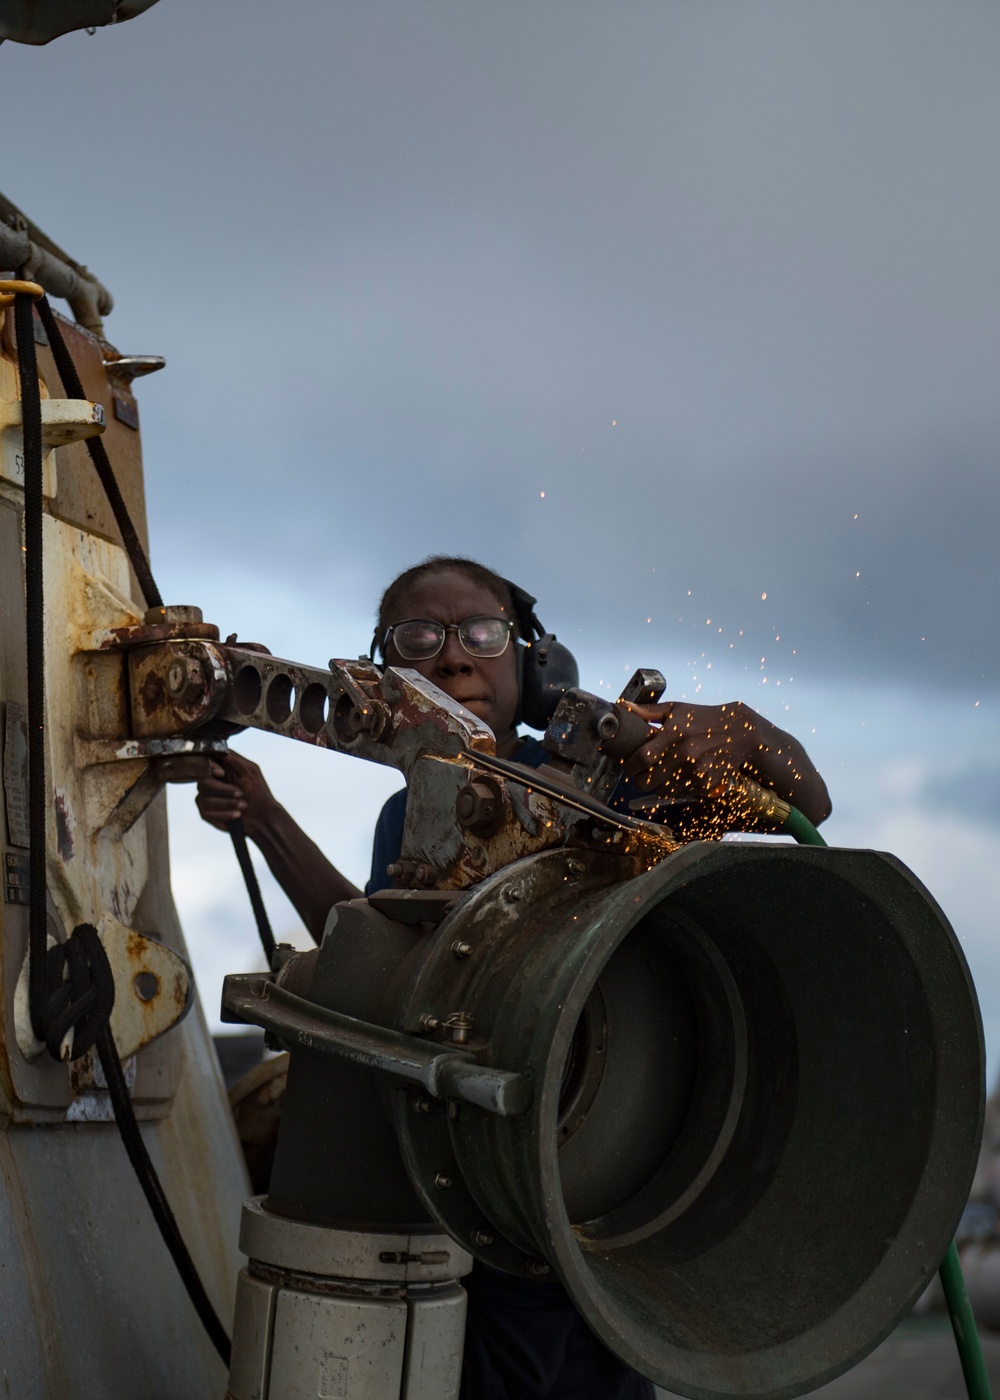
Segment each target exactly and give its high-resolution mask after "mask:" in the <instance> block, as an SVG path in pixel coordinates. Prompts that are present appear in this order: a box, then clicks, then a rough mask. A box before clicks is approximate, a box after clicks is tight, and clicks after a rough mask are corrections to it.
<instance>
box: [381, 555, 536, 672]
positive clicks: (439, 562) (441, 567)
mask: <svg viewBox="0 0 1000 1400" xmlns="http://www.w3.org/2000/svg"><path fill="white" fill-rule="evenodd" d="M434 574H464V575H465V577H466V578H467V579H470V580H471V581H472V582H473V583H477V584H479V586H480V587H481V588H485V589H486V591H487V592H488V593H492V594H493V596H494V598H495V599H496V600H497V602H498V603H499V604H500V605H501V607H502V609H503V612H504V615H505V616H506V617H509V618H510V619H511V621H512V622H513V623H514V636H515V637H516V636H518V635H519V632H518V628H517V611H516V609H515V607H514V599H513V598H512V597H511V592H510V584H509V583H508V582H507V580H506V579H505V578H503V577H501V575H500V574H496V573H494V572H493V570H492V569H488V568H487V567H486V565H485V564H480V563H477V561H476V560H475V559H466V558H465V557H464V556H462V555H452V554H432V555H431V556H430V557H429V558H428V559H424V560H423V561H422V562H421V563H419V564H414V565H413V567H412V568H410V569H404V570H403V572H402V573H401V574H399V575H398V577H396V578H394V579H393V581H392V583H390V584H389V587H388V588H387V589H386V590H385V592H384V593H383V594H382V600H381V602H380V603H379V605H378V623H377V629H376V634H375V635H376V637H377V638H378V645H379V648H380V649H381V648H382V647H383V646H384V645H385V640H384V639H385V634H386V631H387V630H388V628H389V627H390V625H391V622H392V615H393V613H394V612H395V610H396V608H397V607H398V606H399V603H400V599H401V598H402V597H403V596H404V595H405V594H406V593H407V591H408V590H409V589H410V588H412V587H413V585H414V584H415V583H419V581H420V580H421V579H424V578H428V577H433V575H434Z"/></svg>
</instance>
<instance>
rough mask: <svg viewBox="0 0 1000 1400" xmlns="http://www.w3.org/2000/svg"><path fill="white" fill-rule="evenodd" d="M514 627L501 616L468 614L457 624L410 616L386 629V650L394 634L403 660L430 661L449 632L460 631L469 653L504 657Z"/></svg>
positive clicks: (394, 639)
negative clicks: (468, 615) (470, 615)
mask: <svg viewBox="0 0 1000 1400" xmlns="http://www.w3.org/2000/svg"><path fill="white" fill-rule="evenodd" d="M513 628H514V624H513V622H508V621H507V619H506V618H502V617H466V618H463V619H462V621H461V622H457V623H456V622H448V623H444V622H431V621H429V620H428V619H427V618H425V617H411V618H408V619H407V621H406V622H394V623H393V624H392V626H391V627H389V628H388V629H387V630H386V634H385V642H384V643H383V650H384V648H385V646H386V645H388V642H389V638H390V637H391V638H392V643H393V646H394V647H395V648H396V650H397V651H398V652H399V654H400V656H401V657H402V658H403V660H404V661H430V659H431V658H432V657H434V656H437V654H438V652H439V651H440V650H441V648H442V647H443V646H444V642H445V637H446V636H447V635H448V633H449V632H457V633H458V640H459V642H460V643H461V645H462V647H463V648H464V650H465V651H467V652H468V653H469V655H470V656H480V657H488V656H502V655H503V653H504V652H505V651H506V650H507V643H508V642H509V641H510V634H511V632H512V631H513Z"/></svg>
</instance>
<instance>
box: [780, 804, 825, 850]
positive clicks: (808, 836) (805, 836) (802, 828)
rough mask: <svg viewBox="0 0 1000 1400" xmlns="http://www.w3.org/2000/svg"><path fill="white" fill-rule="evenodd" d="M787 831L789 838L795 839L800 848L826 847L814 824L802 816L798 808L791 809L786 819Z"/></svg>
mask: <svg viewBox="0 0 1000 1400" xmlns="http://www.w3.org/2000/svg"><path fill="white" fill-rule="evenodd" d="M785 830H786V831H787V832H788V834H789V836H794V837H795V839H796V841H797V842H798V843H799V845H800V846H825V845H826V842H825V841H824V840H823V838H822V836H820V834H819V832H818V831H817V830H816V828H815V827H814V826H813V824H812V822H811V821H810V820H809V818H808V817H804V816H803V815H802V813H801V812H800V811H799V809H798V807H789V809H788V816H787V817H786V818H785Z"/></svg>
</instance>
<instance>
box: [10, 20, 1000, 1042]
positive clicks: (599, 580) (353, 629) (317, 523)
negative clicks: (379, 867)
mask: <svg viewBox="0 0 1000 1400" xmlns="http://www.w3.org/2000/svg"><path fill="white" fill-rule="evenodd" d="M279 17H280V18H279ZM998 58H1000V11H998V10H997V7H996V6H995V5H994V4H993V3H992V0H990V2H989V3H987V2H986V0H983V2H982V3H974V2H973V0H948V3H942V0H933V2H932V3H928V2H927V0H925V2H924V3H921V0H857V3H851V0H837V3H836V4H831V3H829V0H725V2H724V0H659V3H655V4H654V3H629V2H628V0H615V3H614V4H610V3H607V2H606V0H605V2H604V3H600V4H598V3H594V2H593V0H591V2H590V3H588V0H572V3H565V2H564V0H544V3H540V0H530V3H529V2H528V0H524V2H523V3H511V0H490V2H489V3H485V0H481V2H477V0H405V2H404V0H400V2H399V3H389V2H388V0H295V3H293V4H286V5H283V6H280V7H277V6H275V5H273V4H265V3H263V0H240V3H236V0H215V3H214V4H211V5H209V4H206V3H204V0H202V3H201V4H196V3H194V0H161V3H160V4H158V5H157V6H156V7H155V8H154V9H153V10H151V11H149V12H148V13H147V14H145V15H143V16H141V17H140V18H138V19H137V20H135V21H133V22H131V23H129V24H125V25H121V26H117V27H115V28H112V29H108V30H105V31H101V32H98V33H97V34H96V35H95V36H93V37H89V36H87V35H84V34H75V35H70V36H67V37H66V38H64V39H60V40H57V41H56V42H55V43H53V44H52V45H50V46H48V47H47V48H45V49H41V50H30V49H25V48H22V47H18V46H15V45H13V44H6V45H4V46H3V47H2V48H0V82H2V84H3V91H4V93H5V100H6V107H7V110H8V112H11V113H18V112H20V113H23V114H24V122H25V125H24V129H23V132H22V136H21V139H20V141H19V142H13V141H12V142H10V143H9V144H8V145H7V148H6V160H5V161H4V167H5V174H4V178H3V188H4V190H5V192H6V193H7V194H8V196H9V197H10V198H12V199H13V200H15V202H17V203H19V204H20V205H21V206H22V207H23V208H24V209H25V210H26V211H27V212H28V213H29V214H30V215H31V216H32V217H33V218H34V219H35V220H36V221H37V222H38V223H39V224H40V225H41V226H42V227H43V228H44V229H46V231H47V232H48V233H49V234H50V235H51V236H52V237H53V238H55V239H56V240H57V241H58V242H61V243H62V244H63V245H64V246H65V247H66V248H67V249H68V251H70V252H71V253H72V255H73V256H75V257H77V258H79V259H81V260H83V261H86V262H87V263H89V264H90V265H91V266H92V267H93V269H94V270H95V271H96V272H97V274H98V275H99V276H101V277H102V278H103V279H104V280H105V281H106V282H107V283H108V285H109V286H111V288H112V289H113V291H114V292H115V295H116V297H117V300H118V305H117V307H116V310H115V311H114V312H113V314H112V315H111V317H110V318H109V321H108V333H109V336H110V337H111V339H112V340H114V341H115V342H116V343H117V344H118V346H119V347H120V348H121V349H122V350H123V351H129V352H134V353H138V352H143V351H152V352H158V353H163V354H165V355H166V356H167V359H168V362H169V363H168V369H167V370H166V371H165V372H164V373H163V374H162V375H160V376H158V377H157V378H156V379H153V380H149V381H146V382H144V383H143V384H142V385H141V386H140V389H139V393H140V398H141V404H142V411H143V429H144V443H145V453H146V466H147V479H148V492H149V501H150V510H151V517H152V543H153V563H154V567H155V569H156V572H157V574H158V577H159V579H160V582H161V587H162V588H163V590H164V592H165V594H167V595H169V596H170V597H171V598H175V599H177V600H180V601H198V602H201V603H202V604H203V606H204V607H205V610H206V614H207V615H209V616H211V617H212V618H213V619H214V620H216V621H218V622H219V623H220V625H222V626H223V628H224V629H226V630H230V629H233V628H238V630H239V631H240V633H241V635H243V636H249V635H251V634H253V635H255V636H258V637H259V638H260V639H261V640H263V641H266V642H268V643H269V644H270V645H271V646H272V648H273V649H274V650H276V651H283V652H286V653H289V654H292V655H295V656H297V657H299V658H300V659H303V660H320V661H324V660H325V659H326V658H327V657H328V656H329V655H331V654H338V655H350V654H356V653H357V652H358V651H359V650H360V649H362V648H363V647H365V646H366V645H367V642H368V637H369V636H370V618H371V613H372V609H373V606H374V600H375V595H376V593H377V592H378V590H379V589H380V587H381V586H382V585H383V584H384V583H385V582H386V581H387V580H388V579H389V578H390V577H391V576H392V575H393V574H394V573H395V572H396V571H397V570H398V569H399V568H400V567H403V566H405V565H406V564H409V563H411V562H413V561H414V560H415V559H416V558H419V557H420V556H422V555H423V554H426V553H428V552H431V551H434V550H447V551H455V550H458V551H460V552H465V553H469V554H472V555H476V556H480V557H482V558H483V559H484V560H485V561H486V562H488V563H490V564H493V565H494V566H495V567H497V568H499V569H500V570H501V571H503V572H505V573H507V574H509V575H511V576H513V577H515V578H517V579H518V580H520V581H522V582H523V583H524V584H525V585H526V586H527V587H529V588H530V589H531V590H532V592H535V593H537V594H538V595H539V597H540V598H541V599H542V600H543V602H544V609H543V610H542V616H543V618H544V619H545V620H546V622H547V623H548V625H549V626H550V627H555V628H556V630H558V631H559V632H560V634H561V635H563V636H564V637H566V639H567V640H570V641H572V642H574V643H575V645H576V646H577V647H578V648H579V651H580V656H581V659H582V661H583V670H584V679H585V682H589V684H590V685H591V686H593V687H595V688H596V687H597V686H598V685H602V686H604V687H606V688H609V689H614V688H615V687H616V686H617V685H618V683H619V682H620V680H621V679H622V678H624V673H625V672H626V671H627V670H631V669H632V668H633V667H634V666H635V665H636V664H658V665H660V666H661V667H662V669H664V670H665V671H666V672H667V674H668V675H669V677H670V680H671V693H672V694H675V695H676V694H687V695H691V696H693V695H697V696H698V698H700V699H706V700H718V699H731V698H735V697H737V696H738V697H740V698H743V699H745V700H747V701H748V702H749V703H751V704H753V705H755V706H756V707H757V708H759V709H762V710H764V711H765V713H767V714H769V715H770V717H771V718H773V719H775V720H776V721H778V722H779V723H782V724H784V725H786V726H787V727H789V728H791V729H793V730H795V732H797V733H798V734H800V735H801V736H802V737H803V739H804V740H805V741H806V743H807V745H808V747H809V748H810V751H811V752H812V753H813V754H814V756H815V757H816V759H817V762H818V763H819V764H820V766H821V768H822V769H823V771H824V772H825V774H826V775H827V777H828V780H829V783H830V787H831V790H832V792H833V797H834V803H835V808H836V810H835V815H834V818H833V819H832V821H831V823H830V827H829V834H830V838H831V839H832V840H836V841H840V842H844V843H849V844H858V845H881V846H884V847H886V848H888V849H892V850H894V851H896V852H897V853H898V854H899V855H900V856H902V857H903V859H905V860H907V861H908V862H909V863H910V864H911V865H912V866H913V868H914V869H915V870H916V872H917V874H918V875H920V876H921V878H923V879H924V880H925V881H926V882H927V883H928V884H929V885H930V886H931V888H932V889H933V891H934V893H935V894H936V895H937V896H938V898H939V900H940V901H941V903H942V904H943V906H944V907H945V909H946V911H947V912H948V913H949V914H950V916H951V918H952V919H953V921H954V922H955V924H956V928H957V929H958V931H959V933H960V935H961V936H962V937H963V939H964V940H965V945H966V947H967V949H968V951H969V955H970V959H971V961H972V964H973V968H974V970H975V972H976V975H977V978H978V981H979V984H980V990H981V994H982V998H983V1002H984V1009H985V1013H986V1019H987V1028H988V1032H989V1035H990V1038H991V1045H993V1046H994V1048H995V1050H996V1051H1000V956H998V954H997V951H996V921H995V910H996V909H997V907H1000V885H998V876H997V874H996V873H995V871H996V868H997V862H996V858H995V851H996V843H997V838H998V837H1000V785H998V778H1000V760H998V753H1000V750H998V745H997V738H998V726H997V701H998V679H1000V677H998V669H997V654H998V647H997V642H998V625H997V598H998V593H1000V590H998V579H997V573H998V566H997V548H996V543H995V539H996V535H997V527H998V524H1000V472H998V470H997V465H998V464H997V447H998V418H1000V408H998V405H1000V399H998V395H997V390H996V383H997V365H998V351H1000V316H998V309H1000V307H998V302H1000V275H998V261H997V247H998V232H1000V229H998V224H1000V218H998V215H1000V194H998V173H1000V172H998V151H1000V143H998V139H997V137H998V127H1000V84H998V83H997V81H996V73H997V67H998ZM542 493H544V495H543V494H542ZM764 594H766V595H767V596H766V598H765V597H763V595H764ZM647 619H649V620H648V621H647ZM709 619H711V621H709ZM779 687H780V688H779ZM246 747H247V751H248V752H252V753H255V754H258V755H259V756H261V761H266V763H267V765H268V773H269V774H270V775H273V777H274V781H275V785H276V786H278V787H279V788H281V790H282V793H283V794H284V795H285V796H286V797H287V799H288V801H289V804H290V805H292V806H294V808H295V810H296V811H298V812H302V813H304V814H305V820H306V824H307V825H309V826H310V829H311V830H313V831H314V832H315V834H316V835H317V836H318V837H320V839H322V840H323V842H324V844H325V845H326V847H327V848H328V849H329V850H330V852H331V854H332V855H334V857H335V858H340V859H342V860H343V862H344V863H345V865H346V866H347V867H348V869H349V873H351V874H352V875H354V876H355V878H360V877H361V876H362V875H363V872H364V865H365V861H366V847H367V832H368V831H369V830H370V825H371V822H372V820H373V819H374V814H375V812H376V811H377V808H378V804H379V802H380V800H381V798H382V797H383V796H384V794H385V792H386V790H387V786H391V779H387V778H386V776H385V775H384V774H379V773H372V772H370V771H368V770H366V771H365V772H363V773H361V772H355V771H354V770H355V768H360V765H355V764H352V763H349V762H348V763H345V762H343V761H340V760H336V759H330V758H328V757H327V756H324V755H315V754H312V753H309V752H308V751H303V752H302V753H296V754H294V755H290V754H288V753H287V752H286V750H287V749H290V748H292V747H293V746H291V745H279V746H278V747H277V748H275V747H274V746H273V745H272V746H268V743H267V741H265V740H263V739H260V738H256V737H255V738H251V739H250V740H248V741H247V744H246ZM324 765H326V766H324ZM188 796H189V795H188V794H186V793H180V794H177V793H175V794H173V796H172V810H173V813H174V829H175V869H176V871H177V890H178V898H179V901H180V903H181V906H182V913H184V915H185V918H186V921H187V926H188V933H189V937H190V938H191V940H192V942H193V943H195V944H196V945H197V946H198V949H199V952H198V956H199V958H201V959H203V967H204V969H205V970H204V971H203V981H204V982H205V984H206V990H205V996H206V1001H207V1002H208V1003H209V1010H210V1012H211V1009H212V1004H213V1003H214V1000H215V996H216V991H215V989H214V988H213V987H212V986H210V985H209V984H210V983H211V982H212V981H213V979H214V978H215V976H216V972H217V971H218V969H219V968H221V967H222V966H223V965H228V966H229V967H232V966H236V965H241V964H245V963H246V961H247V959H248V958H249V957H251V956H252V955H253V954H252V944H251V943H250V942H249V939H248V934H247V929H248V920H247V918H246V914H245V910H244V908H243V905H242V902H241V895H240V891H239V888H238V884H237V882H236V881H237V879H238V877H234V876H232V874H231V871H230V867H229V865H228V864H227V863H226V862H227V853H226V850H225V843H224V840H223V839H222V838H219V844H218V845H216V844H214V838H213V837H211V836H208V835H205V836H203V834H202V832H203V830H204V829H203V828H199V827H198V826H197V824H195V823H193V821H192V819H191V816H190V805H189V801H188ZM271 893H272V897H273V898H276V897H275V896H274V893H273V891H272V892H271ZM277 907H278V908H279V909H280V910H282V913H281V914H280V916H279V919H278V921H279V923H280V920H281V918H284V919H285V920H286V922H290V921H291V920H292V919H293V916H292V915H291V912H290V911H289V910H287V907H285V906H281V905H280V904H279V905H277ZM213 959H214V961H213Z"/></svg>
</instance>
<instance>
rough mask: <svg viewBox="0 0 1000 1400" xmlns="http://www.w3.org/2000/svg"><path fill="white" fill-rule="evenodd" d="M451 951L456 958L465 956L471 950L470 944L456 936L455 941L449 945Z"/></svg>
mask: <svg viewBox="0 0 1000 1400" xmlns="http://www.w3.org/2000/svg"><path fill="white" fill-rule="evenodd" d="M451 951H452V952H453V953H454V954H455V957H456V958H467V957H468V956H469V954H470V953H471V952H472V944H471V943H463V942H462V940H461V939H460V938H456V940H455V942H454V943H453V944H452V945H451Z"/></svg>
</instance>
